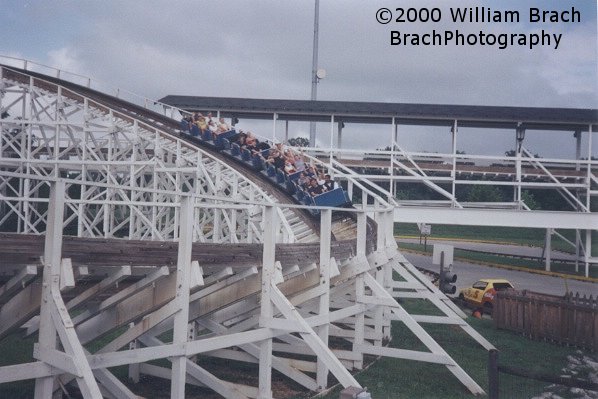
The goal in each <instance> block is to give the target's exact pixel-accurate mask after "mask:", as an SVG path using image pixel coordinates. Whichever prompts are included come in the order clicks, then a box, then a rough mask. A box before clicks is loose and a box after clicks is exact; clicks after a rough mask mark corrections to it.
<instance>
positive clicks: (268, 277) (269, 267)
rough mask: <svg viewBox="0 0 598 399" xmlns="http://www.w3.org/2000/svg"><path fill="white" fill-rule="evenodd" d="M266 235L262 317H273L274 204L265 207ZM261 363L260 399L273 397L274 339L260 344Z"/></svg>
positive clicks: (264, 241) (263, 257)
mask: <svg viewBox="0 0 598 399" xmlns="http://www.w3.org/2000/svg"><path fill="white" fill-rule="evenodd" d="M263 217H264V221H263V222H264V228H263V231H264V235H263V245H264V250H263V255H262V262H263V263H262V289H261V309H260V317H261V318H262V319H271V318H272V317H273V316H274V309H273V306H272V299H271V292H272V289H273V287H276V285H274V284H272V279H273V277H274V262H275V261H276V259H275V256H276V254H275V251H276V244H275V242H276V225H277V223H276V209H275V208H274V207H273V206H266V207H264V212H263ZM259 360H260V365H259V395H258V398H259V399H270V398H272V339H266V340H264V341H262V343H261V344H260V357H259Z"/></svg>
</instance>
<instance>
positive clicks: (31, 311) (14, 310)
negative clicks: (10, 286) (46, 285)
mask: <svg viewBox="0 0 598 399" xmlns="http://www.w3.org/2000/svg"><path fill="white" fill-rule="evenodd" d="M41 298H42V286H41V285H40V284H29V285H28V286H26V287H25V288H23V289H21V290H20V291H18V292H17V293H16V294H15V295H14V296H13V297H12V298H10V299H9V300H8V302H6V303H5V304H4V305H3V306H2V307H0V339H1V338H4V337H5V336H6V335H7V334H9V333H10V332H11V331H13V330H14V329H15V328H18V327H20V326H22V325H23V323H25V322H26V321H28V320H30V319H31V318H32V317H33V316H35V315H36V314H37V312H38V310H39V308H40V303H41ZM38 323H39V322H38Z"/></svg>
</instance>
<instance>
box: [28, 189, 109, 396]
mask: <svg viewBox="0 0 598 399" xmlns="http://www.w3.org/2000/svg"><path fill="white" fill-rule="evenodd" d="M65 192H66V187H65V184H64V181H62V180H58V181H56V182H55V183H53V184H51V186H50V200H49V203H48V219H47V224H46V238H45V243H44V258H43V261H44V274H43V284H42V290H41V295H42V301H41V309H40V334H39V349H40V350H42V351H49V350H52V349H56V339H57V333H56V327H55V325H54V322H53V321H52V307H53V306H52V304H53V303H54V301H53V299H52V288H55V289H56V290H58V289H59V284H60V261H61V259H62V221H63V217H64V195H65ZM53 391H54V378H53V377H45V378H38V379H36V380H35V395H34V396H35V399H50V398H51V397H52V392H53ZM98 393H99V392H98Z"/></svg>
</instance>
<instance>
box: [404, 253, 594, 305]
mask: <svg viewBox="0 0 598 399" xmlns="http://www.w3.org/2000/svg"><path fill="white" fill-rule="evenodd" d="M403 254H404V255H405V257H406V258H407V259H408V260H409V261H410V262H411V263H413V264H414V265H415V266H417V267H423V268H426V269H429V270H432V271H435V272H438V271H439V266H438V265H433V264H432V257H431V256H423V255H416V254H412V253H409V252H403ZM453 271H454V272H455V273H456V274H457V283H456V286H457V293H458V292H459V289H461V288H465V287H468V286H471V284H473V283H474V282H476V281H477V280H479V279H481V278H506V279H507V280H509V281H510V282H511V283H512V284H513V285H514V286H515V288H516V289H521V290H523V289H525V290H530V291H536V292H542V293H546V294H552V295H564V294H565V292H566V289H567V287H568V289H569V291H572V292H579V294H580V295H584V294H585V295H594V296H596V295H598V284H595V283H588V282H584V281H577V280H565V279H562V278H559V277H552V276H543V275H541V274H533V273H527V272H519V271H515V270H505V269H498V268H494V267H489V266H482V265H476V264H473V263H466V262H460V261H455V263H454V265H453Z"/></svg>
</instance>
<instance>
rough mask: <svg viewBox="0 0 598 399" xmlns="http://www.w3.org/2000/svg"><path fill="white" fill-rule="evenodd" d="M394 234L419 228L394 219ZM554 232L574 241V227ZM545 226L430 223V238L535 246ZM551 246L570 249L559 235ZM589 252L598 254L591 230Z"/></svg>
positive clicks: (539, 244)
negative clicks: (521, 226) (535, 227)
mask: <svg viewBox="0 0 598 399" xmlns="http://www.w3.org/2000/svg"><path fill="white" fill-rule="evenodd" d="M394 232H395V235H408V236H419V229H418V228H417V225H416V224H415V223H395V228H394ZM558 232H559V233H560V234H562V235H563V236H565V237H566V238H567V239H568V240H569V241H572V242H575V230H562V229H559V230H558ZM545 236H546V230H545V229H532V228H516V227H494V226H455V225H442V224H435V225H432V235H431V237H432V238H460V239H469V240H481V241H496V242H504V243H515V244H520V245H528V246H535V247H542V246H544V240H545ZM582 242H585V233H584V232H582ZM552 248H553V249H554V250H559V251H563V252H569V253H573V252H574V248H573V247H572V246H571V245H570V244H568V243H566V242H565V241H563V240H562V239H561V238H560V237H558V236H556V235H553V236H552ZM592 255H593V256H598V233H596V232H593V234H592Z"/></svg>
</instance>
